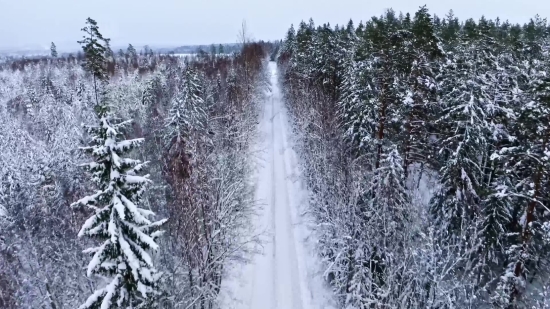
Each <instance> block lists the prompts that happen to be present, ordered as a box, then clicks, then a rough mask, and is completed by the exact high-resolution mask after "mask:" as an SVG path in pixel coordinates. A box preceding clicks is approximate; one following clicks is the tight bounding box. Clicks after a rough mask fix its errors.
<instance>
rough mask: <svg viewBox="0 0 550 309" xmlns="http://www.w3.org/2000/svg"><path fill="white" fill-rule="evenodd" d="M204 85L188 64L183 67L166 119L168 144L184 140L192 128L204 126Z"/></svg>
mask: <svg viewBox="0 0 550 309" xmlns="http://www.w3.org/2000/svg"><path fill="white" fill-rule="evenodd" d="M203 88H204V86H203V83H202V80H201V78H200V77H199V75H198V73H197V72H196V71H195V70H194V69H193V68H192V67H191V66H189V65H187V66H186V67H185V69H184V74H183V78H182V82H181V85H180V89H179V90H180V92H179V94H178V95H177V96H176V97H175V98H174V99H173V101H172V107H171V108H170V111H169V112H168V115H169V117H168V119H167V120H166V131H167V132H166V139H167V140H168V141H169V143H170V144H172V143H177V144H180V143H182V142H185V141H186V139H187V138H188V137H189V135H190V134H191V131H193V130H199V129H201V128H204V126H205V122H206V113H205V111H204V109H203V108H204V99H203V96H204V89H203Z"/></svg>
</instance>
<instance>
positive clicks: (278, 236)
mask: <svg viewBox="0 0 550 309" xmlns="http://www.w3.org/2000/svg"><path fill="white" fill-rule="evenodd" d="M269 71H270V73H271V92H270V93H269V94H268V95H267V100H266V102H265V106H264V110H263V116H262V117H261V119H260V124H259V131H260V138H259V141H258V143H259V145H258V146H259V148H260V149H262V150H263V151H262V152H261V153H262V155H261V162H260V168H259V171H258V174H257V179H256V182H257V183H256V198H257V199H258V201H259V202H260V203H261V204H262V206H263V207H262V209H261V211H260V214H259V217H258V218H257V220H256V222H254V224H255V228H256V230H257V231H258V232H261V231H266V233H265V234H264V237H263V238H262V241H263V243H262V252H261V253H260V254H256V255H254V256H253V257H252V259H251V262H250V263H249V264H246V265H242V264H241V265H234V266H235V267H234V269H232V270H231V271H230V272H229V274H228V276H227V278H226V279H225V280H224V282H223V283H222V291H221V293H220V299H221V304H220V306H221V308H223V309H333V308H335V306H334V305H333V301H332V297H331V295H332V292H331V290H330V289H329V288H328V287H327V286H326V284H325V283H324V282H323V280H322V269H321V267H320V266H319V262H318V261H317V259H316V258H315V254H314V253H313V250H312V249H311V248H312V242H311V239H310V240H309V241H306V238H308V239H309V237H308V236H311V235H310V234H309V232H308V229H307V227H306V226H305V224H303V223H302V222H303V220H302V219H303V218H302V216H300V215H299V213H300V212H299V207H301V205H303V202H304V201H306V194H305V191H304V187H303V185H302V181H301V179H300V174H299V169H298V166H297V160H296V154H295V152H294V151H293V149H292V148H291V147H290V146H289V142H290V141H289V139H288V134H289V133H290V128H289V125H288V120H287V115H286V110H285V108H284V104H283V102H282V97H281V92H280V89H279V86H278V76H277V66H276V64H275V63H274V62H270V63H269Z"/></svg>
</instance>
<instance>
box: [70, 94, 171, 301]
mask: <svg viewBox="0 0 550 309" xmlns="http://www.w3.org/2000/svg"><path fill="white" fill-rule="evenodd" d="M98 110H99V113H98V117H99V123H98V125H97V126H88V127H87V130H88V132H89V133H90V134H91V136H92V145H91V146H87V147H82V148H81V149H82V150H83V151H85V152H86V153H89V154H91V156H92V157H93V158H94V161H93V162H90V163H87V164H84V165H83V166H84V167H85V168H86V169H87V170H88V171H90V172H91V173H92V175H93V180H94V181H95V182H96V184H97V186H98V190H97V191H96V192H95V193H94V194H92V195H89V196H86V197H84V198H82V199H80V200H78V201H77V202H75V203H73V204H72V207H78V206H86V207H88V208H89V209H91V210H92V211H93V212H94V214H93V215H92V216H91V217H90V218H89V219H88V220H86V222H85V223H84V225H83V226H82V228H81V229H80V232H79V233H78V236H79V237H82V236H89V237H93V238H96V239H99V240H100V241H101V242H102V243H101V245H100V246H98V247H93V248H89V249H87V250H85V251H84V253H89V254H92V256H93V258H92V260H91V261H90V263H89V265H88V269H87V275H88V276H89V277H90V276H92V275H100V276H103V277H105V278H109V279H108V280H109V281H108V282H107V284H106V285H105V286H104V287H101V288H99V289H97V290H96V291H95V292H94V293H93V294H92V295H91V296H89V297H88V299H87V300H86V302H85V303H84V304H83V305H81V306H80V307H79V308H80V309H87V308H128V307H130V308H134V307H136V306H139V305H143V304H146V303H147V302H149V301H151V299H152V298H153V297H154V296H155V295H156V293H157V288H158V279H159V278H160V275H161V273H160V272H158V271H157V270H156V269H155V268H154V265H153V260H152V257H151V255H150V251H156V250H158V244H157V243H156V242H155V238H156V237H158V236H160V235H161V233H160V232H159V231H156V230H157V228H158V227H160V226H161V225H162V224H163V223H164V222H166V220H160V221H152V220H151V219H150V217H151V216H153V215H154V213H153V212H152V211H150V210H147V209H144V208H141V207H139V202H140V201H141V199H142V197H143V193H144V192H145V186H146V185H147V184H148V183H150V182H151V181H150V180H149V178H148V175H145V176H139V175H138V174H139V173H140V172H141V171H142V169H143V167H144V166H145V165H146V163H147V162H145V163H142V162H140V161H139V160H135V159H130V158H124V157H123V155H124V154H125V153H128V152H129V151H131V150H132V149H134V148H135V147H137V146H139V145H140V144H142V143H143V139H142V138H138V139H133V140H123V139H121V135H122V131H123V129H124V128H125V127H126V126H128V125H129V124H130V123H131V122H130V121H123V122H118V123H113V122H114V121H113V120H114V119H113V117H112V116H111V115H110V113H109V112H108V108H107V106H105V105H103V106H102V107H101V108H100V109H98Z"/></svg>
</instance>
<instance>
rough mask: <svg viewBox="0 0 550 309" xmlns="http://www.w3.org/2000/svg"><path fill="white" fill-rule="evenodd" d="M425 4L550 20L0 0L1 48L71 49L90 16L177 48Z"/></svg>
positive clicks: (306, 5) (322, 3) (242, 0)
mask: <svg viewBox="0 0 550 309" xmlns="http://www.w3.org/2000/svg"><path fill="white" fill-rule="evenodd" d="M423 4H427V5H428V8H429V9H430V12H431V13H432V14H433V13H435V14H437V15H439V16H441V17H443V16H444V15H445V14H446V13H447V12H448V11H449V9H453V10H454V12H455V15H456V16H458V17H459V18H460V19H461V20H464V19H466V18H469V17H472V18H475V19H478V18H479V17H481V15H485V16H486V17H488V18H495V17H497V16H499V17H500V18H501V19H502V20H507V19H508V20H510V21H511V22H514V23H515V22H520V23H523V22H526V21H528V20H529V18H531V17H533V16H534V15H535V14H540V15H541V16H542V17H547V16H548V15H550V1H549V0H461V1H456V0H455V1H451V0H424V1H417V0H382V1H372V0H371V1H369V0H276V1H265V0H147V1H145V0H88V1H84V0H0V49H6V48H48V47H49V45H50V42H52V41H53V42H55V43H56V45H57V46H58V48H59V49H60V50H63V49H67V48H69V49H76V48H78V45H77V44H76V41H77V40H79V39H80V38H81V34H80V29H81V28H82V27H83V26H84V22H85V20H86V18H87V17H91V18H93V19H95V20H96V21H97V22H98V24H99V27H100V31H101V32H102V33H103V35H104V36H105V37H108V38H111V39H112V45H113V46H126V45H127V44H128V43H132V44H134V45H136V46H139V45H145V44H149V45H151V46H179V45H185V44H210V43H232V42H235V41H236V38H237V32H238V29H239V27H240V24H241V22H242V20H243V19H245V20H246V22H247V24H248V29H249V32H250V33H251V34H252V37H253V38H255V39H263V40H274V39H280V38H283V36H284V35H285V33H286V31H287V29H288V27H289V26H290V24H291V23H294V24H295V25H296V24H298V23H299V22H300V21H301V20H302V19H303V20H306V21H307V20H308V19H309V18H310V17H313V19H314V21H315V23H316V24H322V23H324V22H330V23H331V25H334V24H336V23H338V24H345V23H347V21H348V20H349V19H350V18H353V20H354V22H355V23H356V25H357V23H358V22H359V21H360V20H367V19H370V17H371V16H373V15H377V16H378V15H380V14H382V13H383V12H384V10H385V9H387V8H393V9H394V10H395V11H396V12H399V11H402V12H410V13H411V14H412V13H414V12H415V11H416V10H417V9H418V7H419V6H421V5H423Z"/></svg>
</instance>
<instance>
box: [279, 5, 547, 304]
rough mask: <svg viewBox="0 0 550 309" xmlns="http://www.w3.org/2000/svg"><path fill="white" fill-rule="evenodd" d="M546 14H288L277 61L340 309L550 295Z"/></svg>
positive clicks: (536, 299) (539, 299) (518, 300)
mask: <svg viewBox="0 0 550 309" xmlns="http://www.w3.org/2000/svg"><path fill="white" fill-rule="evenodd" d="M549 30H550V28H549V26H548V24H547V21H546V19H543V18H541V17H539V16H536V17H534V18H533V19H531V20H530V21H529V22H528V23H526V24H524V25H517V24H510V23H508V22H503V21H501V20H499V19H496V20H489V19H486V18H481V19H480V20H478V21H475V20H473V19H468V20H465V21H459V20H458V18H456V17H455V16H454V15H453V13H452V11H450V13H449V14H448V15H447V16H445V18H438V17H436V16H432V15H430V13H429V11H428V9H427V8H426V7H421V8H420V9H419V10H418V11H417V12H416V13H414V14H412V15H411V14H397V13H396V12H395V11H393V10H388V11H387V12H386V13H385V14H383V15H381V16H379V17H372V19H369V20H368V21H366V22H361V23H359V24H358V25H357V26H356V27H355V25H354V23H353V21H349V23H348V24H347V25H340V26H339V25H337V26H334V27H331V26H330V24H322V25H320V26H315V24H314V21H313V20H310V21H309V23H306V22H301V23H300V24H299V25H298V27H297V28H296V29H295V28H294V26H291V27H290V29H289V30H288V33H287V35H286V37H285V39H284V41H283V43H282V45H281V49H280V51H279V57H278V60H277V61H278V64H279V67H280V68H281V70H282V73H281V74H282V81H281V83H282V84H283V88H284V95H285V100H286V104H287V106H288V108H289V111H290V114H291V116H292V118H293V121H292V123H293V128H294V132H295V134H296V139H297V144H298V146H299V149H301V151H300V157H301V158H302V162H304V166H303V168H304V175H305V177H306V181H307V183H308V186H309V188H310V191H311V197H310V198H311V201H310V207H309V212H311V213H312V214H313V216H314V218H315V223H316V225H317V228H316V230H317V233H318V235H319V254H320V255H321V256H322V258H323V261H324V262H325V265H326V267H327V270H326V272H325V275H326V279H327V280H328V281H329V282H330V284H331V286H332V289H333V291H334V293H335V295H336V296H337V297H338V298H339V303H340V304H341V306H342V308H549V306H550V301H549V299H550V298H549V292H550V286H549V283H550V282H549V271H550V265H549V262H550V259H549V258H550V256H549V254H550V247H549V245H550V243H549V240H550V234H549V232H550V209H548V205H550V204H549V202H550V199H549V198H550V195H549V193H550V191H549V190H550V177H549V176H550V175H549V172H550V160H549V159H550V144H549V143H548V142H549V137H550V75H549V73H550V61H549V60H550V58H549V57H550V54H549V51H550V37H549V36H548V35H549Z"/></svg>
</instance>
